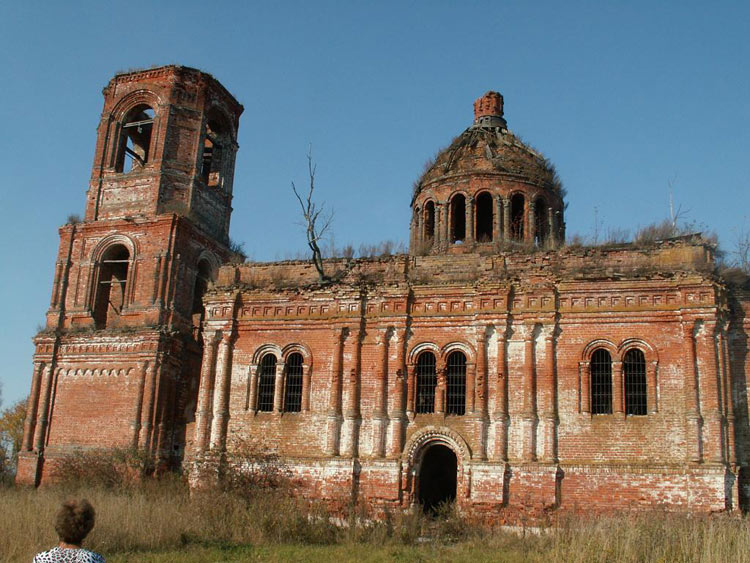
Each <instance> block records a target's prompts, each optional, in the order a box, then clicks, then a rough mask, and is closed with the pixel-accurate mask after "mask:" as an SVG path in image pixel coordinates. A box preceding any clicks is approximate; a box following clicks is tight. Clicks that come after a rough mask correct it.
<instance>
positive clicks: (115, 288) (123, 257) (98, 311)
mask: <svg viewBox="0 0 750 563" xmlns="http://www.w3.org/2000/svg"><path fill="white" fill-rule="evenodd" d="M129 266H130V252H128V249H127V248H125V247H124V246H123V245H121V244H115V245H113V246H111V247H110V248H108V249H107V251H106V252H105V253H104V255H103V256H102V261H101V263H100V264H99V276H98V280H97V284H96V295H95V297H94V310H93V313H94V325H95V326H96V328H105V327H107V326H112V324H113V323H114V322H115V321H116V320H117V319H119V318H120V315H121V313H122V309H123V307H124V306H125V300H126V289H127V281H128V267H129Z"/></svg>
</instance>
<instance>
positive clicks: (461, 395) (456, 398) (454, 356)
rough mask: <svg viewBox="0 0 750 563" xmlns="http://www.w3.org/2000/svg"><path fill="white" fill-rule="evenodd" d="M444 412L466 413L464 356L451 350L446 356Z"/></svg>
mask: <svg viewBox="0 0 750 563" xmlns="http://www.w3.org/2000/svg"><path fill="white" fill-rule="evenodd" d="M447 367H448V370H447V372H446V398H445V414H456V415H462V414H465V413H466V356H464V355H463V354H462V353H461V352H453V353H451V355H450V356H448V366H447Z"/></svg>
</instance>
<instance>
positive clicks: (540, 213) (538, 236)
mask: <svg viewBox="0 0 750 563" xmlns="http://www.w3.org/2000/svg"><path fill="white" fill-rule="evenodd" d="M548 209H549V208H548V207H547V204H546V203H545V202H544V200H543V199H542V198H541V197H540V198H537V200H536V202H535V204H534V211H535V213H536V215H535V216H534V221H535V224H536V229H535V233H534V243H535V244H536V245H537V246H544V243H546V242H547V238H549V217H548V215H549V211H548Z"/></svg>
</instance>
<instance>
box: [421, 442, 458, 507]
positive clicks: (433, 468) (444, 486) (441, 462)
mask: <svg viewBox="0 0 750 563" xmlns="http://www.w3.org/2000/svg"><path fill="white" fill-rule="evenodd" d="M457 482H458V458H457V457H456V454H455V452H454V451H453V450H452V449H450V448H449V447H448V446H445V445H443V444H433V445H429V446H427V449H426V451H425V452H424V455H423V456H422V463H421V464H420V467H419V487H418V491H417V499H418V500H419V503H420V504H421V505H422V509H423V510H424V511H425V513H427V514H434V513H435V512H436V511H437V509H438V508H439V507H440V506H441V505H443V504H446V503H451V502H453V501H455V500H456V485H457Z"/></svg>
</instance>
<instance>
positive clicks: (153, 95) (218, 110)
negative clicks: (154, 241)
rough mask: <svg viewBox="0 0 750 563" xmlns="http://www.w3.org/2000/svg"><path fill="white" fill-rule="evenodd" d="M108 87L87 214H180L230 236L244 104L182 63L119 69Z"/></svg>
mask: <svg viewBox="0 0 750 563" xmlns="http://www.w3.org/2000/svg"><path fill="white" fill-rule="evenodd" d="M103 94H104V111H103V112H102V116H101V121H100V122H99V127H98V129H97V143H96V152H95V156H94V166H93V169H92V173H91V182H90V184H89V191H88V194H87V200H86V220H87V221H100V220H107V219H115V218H125V217H149V216H155V215H161V214H169V213H175V214H177V215H180V216H184V217H188V218H190V219H191V220H192V222H193V223H194V224H195V225H196V226H198V227H199V228H200V229H201V230H203V231H204V232H205V233H207V234H209V235H210V236H212V237H214V238H216V239H218V240H220V241H221V242H224V243H226V242H227V240H228V235H229V216H230V214H231V210H232V206H231V202H232V178H233V174H234V160H235V155H236V153H237V148H238V147H237V127H238V125H239V117H240V114H241V113H242V106H241V105H240V104H239V103H238V102H237V101H236V100H235V99H234V97H232V95H231V94H230V93H229V92H227V91H226V90H225V89H224V87H223V86H222V85H221V84H219V82H217V81H216V80H215V79H214V78H213V77H212V76H211V75H209V74H205V73H203V72H200V71H198V70H195V69H192V68H187V67H181V66H168V67H162V68H156V69H152V70H146V71H142V72H132V73H127V74H118V75H117V76H115V77H114V78H113V79H112V80H111V81H110V82H109V84H108V85H107V86H106V87H105V88H104V91H103Z"/></svg>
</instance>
